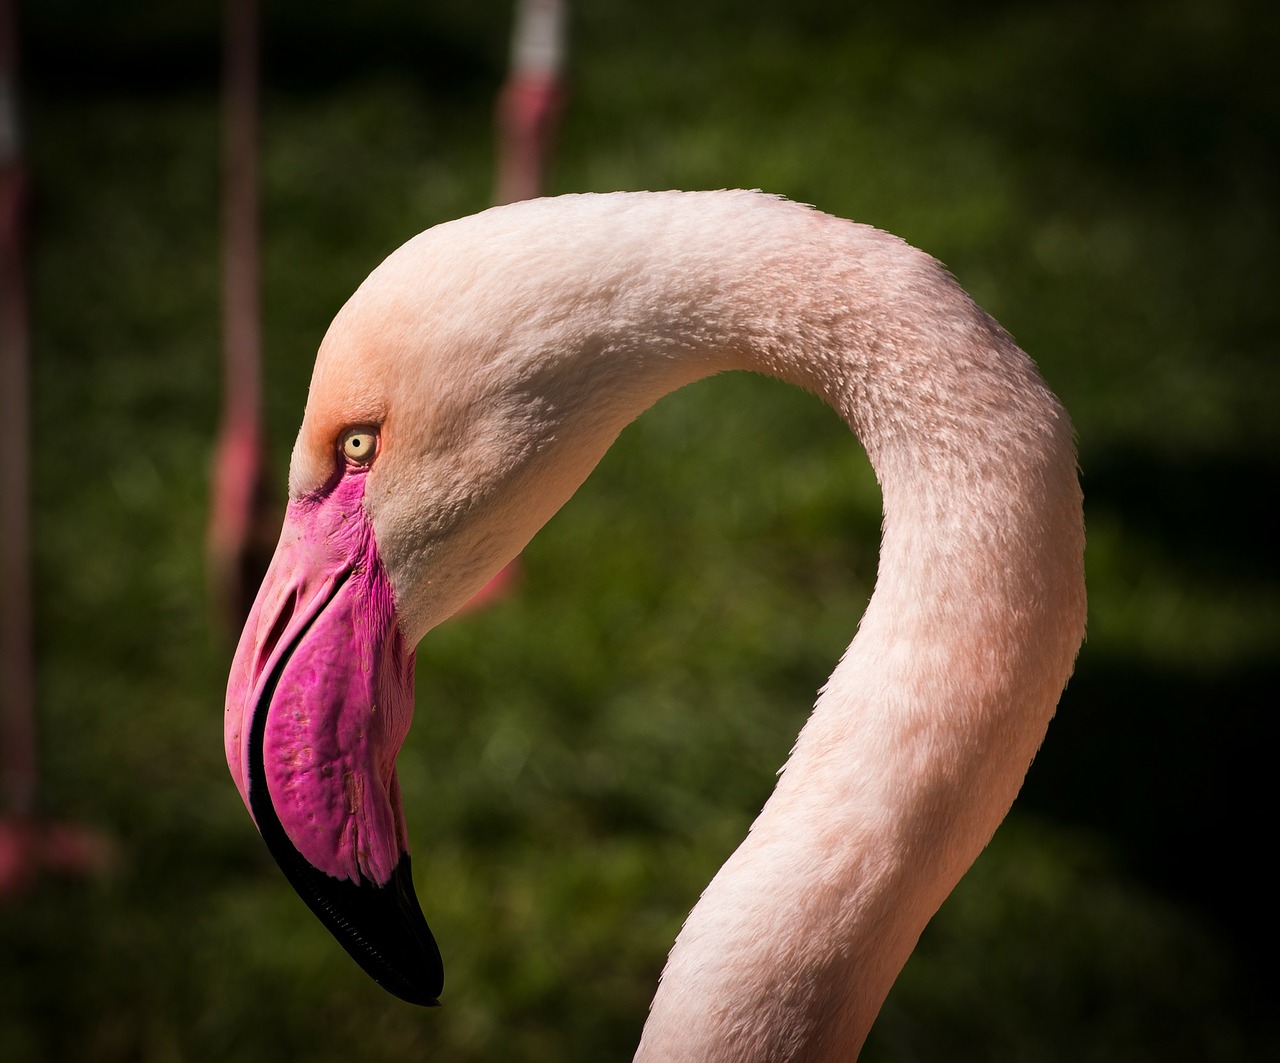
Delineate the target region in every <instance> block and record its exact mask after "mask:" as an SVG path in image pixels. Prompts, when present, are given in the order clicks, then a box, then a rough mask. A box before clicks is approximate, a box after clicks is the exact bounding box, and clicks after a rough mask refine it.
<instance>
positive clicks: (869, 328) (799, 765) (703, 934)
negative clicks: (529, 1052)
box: [602, 201, 1084, 1063]
mask: <svg viewBox="0 0 1280 1063" xmlns="http://www.w3.org/2000/svg"><path fill="white" fill-rule="evenodd" d="M721 202H723V201H716V203H715V205H716V206H719V205H720V203H721ZM728 206H729V208H730V210H729V213H733V212H734V210H735V209H740V207H741V204H734V203H732V202H730V203H729V204H728ZM708 214H710V217H708ZM697 224H699V225H702V226H705V228H706V238H705V242H700V241H699V239H698V238H697V237H694V238H692V239H691V238H690V236H689V234H688V231H687V228H684V227H682V228H681V230H680V232H679V234H678V236H673V238H672V244H673V246H667V245H666V243H665V242H664V241H662V240H652V242H650V243H648V244H647V245H646V248H645V250H644V252H643V257H644V259H646V260H652V261H657V262H661V263H662V264H663V266H664V268H663V269H662V270H661V271H660V273H659V272H655V275H658V276H661V277H663V278H674V281H673V282H671V287H670V290H669V291H668V292H666V293H664V294H663V295H662V296H660V297H659V296H656V295H655V293H654V292H653V291H650V290H648V288H649V283H648V282H647V279H646V278H647V276H648V274H647V273H646V271H645V270H644V267H643V265H641V266H640V267H639V268H638V269H637V270H636V272H637V275H638V278H639V279H638V280H637V281H636V283H635V287H634V288H633V289H632V292H633V293H634V294H633V295H631V296H630V297H629V296H627V295H620V294H611V296H610V300H609V302H608V312H609V314H610V315H611V316H612V317H613V318H614V319H615V320H616V319H618V318H621V319H622V320H623V321H624V322H626V321H627V319H628V318H630V317H631V316H632V314H633V313H637V314H638V313H641V312H643V313H645V314H647V321H646V327H645V328H644V329H643V330H633V331H629V332H628V333H627V334H628V335H632V334H634V333H635V332H636V331H638V332H641V333H642V334H643V335H644V336H645V337H646V339H647V343H648V346H646V347H645V349H644V350H643V351H638V352H636V353H635V354H634V355H631V357H632V358H647V359H649V360H650V362H651V365H650V368H649V379H651V380H654V381H656V383H657V384H658V386H659V388H660V389H661V390H662V391H663V392H665V391H666V390H669V389H670V387H671V386H672V385H673V384H680V383H683V382H684V381H685V379H686V378H687V377H688V376H691V375H698V376H701V375H704V374H705V373H706V372H710V371H714V370H720V369H728V368H737V369H747V370H753V371H759V372H764V373H767V374H769V375H772V376H775V377H779V378H781V379H783V380H786V381H789V382H791V383H793V384H796V385H799V386H801V387H803V388H805V389H806V390H810V391H813V392H815V393H817V394H818V395H820V396H821V397H822V398H823V399H825V400H826V401H827V402H828V403H829V404H830V405H831V406H832V407H833V408H834V409H836V410H837V411H838V412H839V413H840V414H841V416H842V417H843V418H844V419H845V420H846V422H847V423H848V424H849V425H850V427H851V428H852V429H853V431H854V432H855V433H856V434H857V435H858V437H859V438H860V439H861V441H862V443H863V445H864V446H865V448H866V450H867V453H868V456H869V457H870V459H871V462H872V465H873V467H874V469H875V472H876V476H877V478H878V479H879V481H880V484H881V487H882V491H883V497H884V508H885V514H884V535H883V541H882V544H881V555H880V569H879V574H878V578H877V585H876V590H875V593H874V595H873V598H872V600H871V602H870V604H869V605H868V608H867V610H866V613H865V615H864V617H863V620H862V622H861V625H860V630H859V633H858V635H857V637H856V638H855V639H854V641H853V643H852V644H851V646H850V647H849V650H848V652H847V654H846V655H845V657H844V659H843V660H842V661H841V663H840V665H839V666H838V667H837V669H836V670H835V672H834V674H833V675H832V677H831V679H830V681H829V682H828V684H827V686H826V688H825V689H824V691H823V693H822V695H821V697H820V698H819V700H818V703H817V705H816V707H815V709H814V712H813V714H812V716H811V718H810V720H809V722H808V723H807V725H806V726H805V728H804V730H803V732H802V733H801V736H800V738H799V740H798V742H797V744H796V747H795V750H794V753H793V755H792V757H791V758H790V760H789V762H788V764H787V765H786V768H785V770H784V772H783V775H782V778H781V780H780V783H779V786H778V788H777V790H776V791H775V793H774V795H773V796H772V798H771V799H770V800H769V802H768V803H767V805H766V806H765V808H764V810H763V811H762V812H761V814H760V816H759V818H758V819H757V821H756V823H755V824H754V826H753V828H752V831H751V833H750V835H749V837H748V838H747V839H746V841H745V842H744V843H743V844H742V846H741V847H740V848H739V849H738V851H737V852H736V853H735V854H734V855H733V857H732V858H731V859H730V860H729V861H728V862H727V863H726V864H725V866H724V868H723V869H722V870H721V871H720V873H719V874H718V875H717V877H716V879H715V880H714V881H713V882H712V884H711V885H710V886H709V887H708V889H707V890H706V892H705V893H704V894H703V896H702V899H701V900H700V901H699V903H698V905H697V906H696V907H695V909H694V911H693V912H692V913H691V914H690V916H689V918H688V920H687V922H686V924H685V927H684V929H683V931H682V933H681V935H680V937H679V939H678V941H677V944H676V946H675V948H674V949H673V951H672V954H671V957H670V959H669V962H668V965H667V968H666V970H665V972H664V974H663V978H662V984H661V987H660V989H659V992H658V994H657V996H656V997H655V999H654V1002H653V1005H652V1008H651V1013H650V1018H649V1021H648V1023H647V1025H646V1027H645V1033H644V1037H643V1040H642V1043H641V1047H640V1050H639V1053H638V1056H637V1058H638V1059H645V1060H650V1059H651V1060H661V1061H664V1063H670V1061H672V1060H683V1059H687V1060H698V1061H707V1060H715V1059H720V1058H724V1059H733V1060H735V1061H741V1060H747V1059H759V1060H780V1059H797V1060H801V1059H802V1060H806V1061H811V1060H822V1059H828V1058H830V1059H841V1060H844V1059H848V1058H851V1056H852V1055H853V1054H855V1053H856V1051H857V1050H858V1048H859V1047H860V1046H861V1044H862V1042H863V1039H864V1038H865V1036H866V1034H867V1031H868V1029H869V1028H870V1025H871V1023H872V1021H873V1020H874V1017H875V1015H876V1014H877V1012H878V1011H879V1008H880V1006H881V1004H882V1002H883V1000H884V997H885V995H886V994H887V992H888V990H889V988H890V986H891V985H892V983H893V980H894V979H895V978H896V976H897V974H898V972H899V970H900V969H901V967H902V965H903V963H905V961H906V958H907V956H908V955H909V954H910V952H911V949H912V948H913V947H914V945H915V943H916V940H917V938H918V936H919V934H920V932H921V930H922V929H923V927H924V925H925V924H926V923H927V921H928V920H929V918H930V917H931V916H932V915H933V914H934V912H935V911H936V910H937V908H938V907H939V905H940V904H941V903H942V901H943V900H944V899H945V897H946V896H947V894H948V893H949V892H950V891H951V889H952V888H953V886H954V885H955V883H956V882H957V881H958V880H959V878H960V877H961V876H962V875H963V874H964V872H965V871H966V870H967V869H968V867H969V865H970V864H971V863H972V861H973V860H974V859H975V858H976V856H977V855H978V853H979V852H980V851H981V849H982V847H983V846H984V845H985V844H986V843H987V841H988V840H989V839H990V837H991V834H992V833H993V832H994V830H995V829H996V827H997V825H998V824H999V823H1000V821H1001V819H1003V817H1004V815H1005V814H1006V813H1007V811H1008V808H1009V806H1010V804H1011V803H1012V801H1013V799H1014V797H1015V795H1016V793H1017V791H1018V789H1019V787H1020V786H1021V784H1022V780H1023V777H1024V775H1025V772H1026V769H1027V766H1028V765H1029V763H1030V761H1031V758H1032V757H1033V755H1034V753H1035V750H1036V749H1037V748H1038V746H1039V744H1040V742H1041V740H1042V738H1043V736H1044V732H1045V729H1046V727H1047V725H1048V722H1049V719H1050V717H1051V716H1052V714H1053V711H1054V707H1055V706H1056V703H1057V699H1058V696H1059V694H1060V693H1061V690H1062V686H1063V684H1064V683H1065V681H1066V678H1067V676H1068V675H1069V673H1070V670H1071V667H1072V663H1073V661H1074V657H1075V653H1076V650H1077V647H1078V646H1079V643H1080V639H1081V636H1082V633H1083V623H1084V594H1083V571H1082V555H1083V520H1082V514H1081V497H1080V491H1079V486H1078V482H1077V478H1076V471H1075V455H1074V448H1073V445H1072V435H1071V428H1070V425H1069V422H1068V420H1067V417H1066V415H1065V413H1064V412H1063V410H1062V408H1061V406H1060V405H1059V404H1058V402H1057V401H1056V400H1055V399H1054V397H1053V396H1052V395H1051V394H1050V393H1049V392H1048V390H1047V389H1046V388H1045V386H1044V384H1043V382H1042V381H1041V380H1040V378H1039V376H1038V374H1037V373H1036V371H1035V369H1034V367H1033V365H1032V363H1031V361H1030V359H1028V358H1027V357H1026V355H1024V354H1023V353H1022V352H1021V351H1020V350H1018V348H1017V347H1016V346H1015V345H1014V343H1013V342H1012V341H1011V340H1010V339H1009V337H1008V336H1007V335H1006V334H1005V333H1004V332H1003V330H1001V329H1000V328H999V326H998V325H996V324H995V322H994V321H992V320H991V319H990V318H989V317H988V316H987V315H986V314H985V313H983V312H982V311H981V310H980V309H978V308H977V307H976V306H975V305H974V304H973V303H972V301H971V300H970V299H969V298H968V297H967V295H965V293H964V292H963V291H962V290H961V289H960V288H959V287H958V285H956V283H955V282H954V280H953V279H952V278H951V277H950V276H949V275H948V274H947V273H946V272H945V271H944V270H943V269H942V268H941V267H940V266H938V265H937V263H935V262H934V261H933V260H931V259H929V258H928V257H927V256H925V255H923V254H921V253H919V252H917V251H914V250H912V249H910V248H909V247H907V246H906V245H904V244H903V243H901V242H900V241H898V240H896V239H894V238H892V237H889V236H887V235H885V234H882V233H879V232H876V231H874V230H870V229H866V228H863V227H859V226H854V225H851V224H849V223H847V222H842V221H837V220H835V219H831V218H828V217H825V216H823V215H819V214H816V213H812V212H804V211H801V210H799V209H798V208H794V207H790V206H788V205H783V204H776V203H772V204H766V205H765V207H764V209H762V210H759V211H757V212H755V213H754V214H753V215H752V216H751V218H750V222H749V224H748V225H747V226H746V231H742V230H743V226H742V225H741V224H740V223H739V224H736V225H735V224H733V219H732V218H730V217H720V218H717V217H715V211H710V212H707V211H702V212H700V213H699V215H698V221H697ZM677 241H678V243H677ZM726 244H727V245H728V246H729V247H730V253H729V254H727V255H726V254H725V253H724V251H723V248H724V247H725V245H726ZM705 248H716V249H717V253H716V255H715V256H714V258H713V257H712V256H711V255H709V254H708V253H707V252H706V251H705V250H704V249H705ZM691 278H697V279H698V280H697V283H695V284H690V283H689V279H691ZM629 299H634V300H635V301H636V302H640V303H642V304H643V305H642V306H641V307H640V308H639V309H636V310H632V308H631V306H630V305H628V301H629ZM619 301H621V302H622V305H621V306H620V305H619ZM655 337H658V338H661V340H662V342H660V343H655V342H654V339H655ZM602 351H603V352H607V354H608V357H609V358H610V359H612V358H615V357H616V356H617V352H616V351H609V350H608V347H607V345H602ZM613 371H614V370H613V369H612V366H610V367H609V368H606V369H605V370H604V372H605V373H606V374H609V373H611V372H613ZM635 379H636V377H635V376H632V375H629V376H628V378H627V381H628V383H629V384H630V386H631V387H632V388H634V386H635V385H634V381H635ZM619 390H623V391H625V390H626V389H619ZM653 397H654V396H650V395H648V394H641V395H638V396H637V395H635V394H632V395H630V396H628V398H629V399H630V400H631V401H632V403H633V409H634V404H635V402H636V400H637V399H638V400H639V402H640V403H642V404H643V405H647V404H648V402H650V401H652V398H653ZM633 409H628V410H627V411H626V412H625V413H624V414H623V416H625V417H626V418H627V419H629V417H630V416H631V415H632V413H633ZM610 431H612V429H610ZM610 438H611V437H610Z"/></svg>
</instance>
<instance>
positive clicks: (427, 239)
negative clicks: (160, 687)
mask: <svg viewBox="0 0 1280 1063" xmlns="http://www.w3.org/2000/svg"><path fill="white" fill-rule="evenodd" d="M504 209H505V210H511V209H514V208H504ZM491 213H498V212H491ZM482 217H483V216H482ZM455 224H457V223H455ZM479 228H480V229H481V230H483V228H484V226H483V225H481V226H479ZM547 231H548V232H550V233H553V234H554V233H555V229H554V228H553V227H552V228H549V229H548V230H547ZM466 235H467V232H466V231H465V230H464V231H462V232H461V233H453V232H452V226H441V227H438V228H437V229H435V230H431V231H429V232H427V233H425V234H423V235H422V236H420V237H418V238H417V239H416V240H414V241H410V243H409V244H407V245H405V247H403V248H401V249H400V251H398V252H397V253H396V254H395V255H393V256H392V257H391V258H390V259H388V260H387V262H385V263H383V265H382V266H381V267H379V269H378V270H376V271H375V272H374V273H373V274H372V275H371V276H370V278H369V279H368V280H367V281H366V282H365V283H364V284H363V285H362V286H361V287H360V289H359V290H358V291H357V292H356V293H355V295H354V296H352V298H351V300H350V301H349V302H348V303H347V305H346V306H345V307H344V308H343V309H342V311H341V312H340V313H339V314H338V316H337V318H336V319H335V320H334V323H333V325H332V326H331V327H330V329H329V332H328V333H327V335H326V337H325V339H324V342H323V343H322V345H321V349H320V352H319V355H318V357H317V361H316V366H315V371H314V375H313V377H312V382H311V389H310V392H309V396H308V400H307V408H306V412H305V414H304V417H303V423H302V427H301V430H300V432H299V435H298V439H297V442H296V445H295V447H294V452H293V457H292V462H291V466H290V477H289V504H288V507H287V510H286V515H285V519H284V526H283V530H282V532H281V536H280V541H279V545H278V546H277V548H276V552H275V556H274V558H273V560H272V562H271V564H270V567H269V569H268V571H267V574H266V577H265V579H264V582H263V584H262V586H261V588H260V590H259V593H258V596H257V600H256V602H255V604H254V606H253V608H252V610H251V612H250V615H249V617H248V620H247V622H246V624H245V627H244V631H243V633H242V635H241V638H240V641H239V645H238V647H237V649H236V654H235V659H234V663H233V665H232V670H231V675H230V680H229V684H228V689H227V702H226V720H225V739H226V753H227V761H228V764H229V766H230V769H231V774H232V776H233V778H234V780H235V782H236V785H237V787H238V788H239V790H240V795H241V797H242V798H243V799H244V802H245V804H246V806H247V807H248V809H249V811H250V814H251V815H252V816H253V819H254V821H255V823H256V824H257V826H258V829H259V830H260V832H261V833H262V835H263V838H264V839H265V841H266V843H267V846H268V848H269V849H270V851H271V853H272V854H273V856H274V857H275V859H276V861H277V862H278V863H279V865H280V867H281V869H282V870H283V871H284V873H285V875H286V877H287V878H288V879H289V881H290V883H291V884H292V885H293V886H294V888H295V889H296V890H297V891H298V892H299V893H300V894H301V896H302V897H303V899H304V900H305V901H306V902H307V904H308V905H309V906H310V907H311V909H312V910H313V911H314V912H315V914H316V915H317V916H319V918H320V919H321V921H322V922H323V923H324V924H325V925H326V926H327V927H328V928H329V930H330V931H331V932H332V933H333V934H334V935H335V936H336V937H337V938H338V940H339V941H340V942H341V943H342V944H343V945H344V947H346V949H347V950H348V951H349V952H350V953H351V954H352V955H353V957H355V959H356V960H357V961H358V962H359V963H360V964H361V965H362V966H363V967H364V968H365V970H366V971H368V973H369V974H371V975H372V976H373V977H374V978H375V980H377V981H378V982H379V983H380V984H382V985H383V986H384V987H385V988H387V989H388V990H390V991H391V992H393V993H395V994H396V995H398V996H400V997H402V998H404V999H406V1000H409V1001H413V1002H416V1003H420V1004H431V1003H434V1002H435V1000H436V997H437V995H438V994H439V992H440V990H441V987H442V984H443V972H442V965H441V959H440V954H439V951H438V949H437V947H436V944H435V941H434V939H433V937H432V935H431V932H430V930H429V929H428V927H427V924H426V921H425V919H424V917H423V914H422V911H421V909H420V907H419V904H418V901H417V899H416V897H415V894H414V890H413V882H412V878H411V876H410V865H409V856H408V844H407V834H406V830H405V823H404V817H403V814H402V809H401V800H400V790H399V785H398V782H397V778H396V771H395V760H396V755H397V753H398V751H399V749H400V746H401V743H402V742H403V741H404V738H405V735H406V733H407V731H408V728H409V722H410V718H411V716H412V714H413V701H414V647H415V646H416V644H417V641H418V640H419V639H420V638H421V636H422V635H423V634H424V633H425V632H426V631H427V630H428V629H429V628H430V627H432V626H433V625H434V624H436V623H438V622H439V621H440V620H442V619H444V618H446V617H448V616H449V615H450V614H452V613H453V612H455V611H457V609H458V608H460V607H461V606H462V605H464V604H465V603H466V602H467V601H468V599H469V598H470V597H471V596H472V595H474V594H475V593H476V591H478V590H479V589H480V588H481V587H483V586H484V584H485V582H486V581H487V580H488V579H489V578H490V577H491V576H492V575H493V574H494V573H496V572H497V571H498V570H499V569H501V568H502V566H503V565H505V564H506V563H507V562H508V561H510V560H511V559H512V558H513V557H515V556H516V555H517V554H518V553H519V552H520V550H521V549H522V548H523V547H524V545H525V544H526V543H527V542H528V540H529V539H530V538H531V537H532V535H533V534H534V532H535V531H536V530H537V529H538V528H539V527H541V525H542V524H543V523H544V522H545V521H546V520H547V519H548V518H549V517H550V516H551V515H552V514H553V513H554V512H555V511H556V510H557V509H558V508H559V507H560V505H561V504H563V502H564V501H565V500H566V499H567V498H568V497H569V496H570V495H571V494H572V492H573V491H574V490H575V489H576V487H577V486H578V484H579V483H581V481H582V479H583V478H585V476H586V475H587V473H588V472H589V471H590V469H591V467H593V466H594V464H595V462H596V461H597V460H598V458H599V456H600V454H602V453H603V452H604V450H605V449H606V448H607V446H608V444H609V442H611V441H612V439H613V437H614V435H616V432H617V430H618V429H619V427H620V426H621V423H623V422H619V423H614V422H613V421H611V420H610V419H609V418H608V417H604V418H603V419H602V418H601V417H600V416H598V410H596V411H593V414H592V416H590V417H586V418H583V417H582V416H581V406H582V403H583V402H584V401H585V396H586V395H587V390H588V389H586V388H584V387H582V386H581V382H580V381H577V382H575V381H573V380H570V381H569V382H568V385H567V386H566V381H565V377H564V374H563V373H562V372H561V371H560V367H559V366H558V364H557V363H555V360H554V354H553V352H555V351H558V350H560V349H561V347H562V345H561V344H557V343H553V342H551V341H550V339H549V338H548V335H547V333H548V332H549V331H553V325H552V324H551V323H550V322H549V321H548V320H547V318H548V317H550V318H554V317H556V314H555V311H554V299H552V298H550V290H551V289H552V288H554V285H555V283H556V282H555V278H554V277H547V276H543V277H542V278H541V279H538V278H534V277H533V276H532V275H531V274H529V273H528V272H524V271H521V270H519V269H506V268H504V263H503V261H501V259H500V256H499V261H497V262H494V263H491V264H490V266H489V268H487V269H486V270H480V269H478V267H476V265H475V261H476V259H477V258H478V257H483V256H481V255H478V254H477V253H476V252H475V248H474V247H472V250H471V252H470V253H468V252H467V251H466V247H465V245H466V244H467V243H468V241H467V240H465V239H460V237H465V236H466ZM476 239H477V240H479V241H480V243H481V244H483V245H484V246H486V247H488V246H491V245H493V244H494V242H495V241H494V239H493V234H491V233H490V234H486V233H485V232H483V231H481V232H479V233H478V234H476ZM496 242H497V244H498V245H499V246H501V243H502V241H501V240H498V241H496ZM472 243H473V244H474V241H472ZM459 245H464V246H463V247H462V249H461V250H459ZM525 250H526V251H527V247H526V248H525ZM460 277H461V279H462V280H463V281H465V283H460V282H459V280H460ZM522 284H523V286H524V287H523V288H521V285H522ZM539 321H542V322H543V324H541V325H540V324H539Z"/></svg>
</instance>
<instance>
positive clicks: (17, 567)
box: [0, 0, 36, 818]
mask: <svg viewBox="0 0 1280 1063" xmlns="http://www.w3.org/2000/svg"><path fill="white" fill-rule="evenodd" d="M15 7H16V4H15V3H14V2H13V0H0V19H2V20H3V21H2V22H0V373H3V377H2V378H0V424H3V425H4V432H5V454H4V460H3V461H0V550H3V553H2V554H0V564H2V565H3V575H4V578H3V580H0V587H3V591H2V592H0V675H3V676H4V681H3V682H2V683H0V704H3V706H4V718H3V726H4V746H3V752H2V753H0V756H3V758H4V759H3V769H4V777H3V785H4V808H5V811H6V812H7V813H8V814H10V815H13V816H16V817H18V818H26V817H29V816H31V815H32V814H34V812H35V795H36V721H35V683H34V677H33V667H32V644H31V557H30V554H31V523H30V522H31V515H30V498H31V494H30V491H31V482H30V476H31V473H30V462H31V451H30V447H31V443H30V424H29V421H28V417H29V414H28V395H29V391H30V379H29V370H28V362H27V358H28V355H27V296H26V279H25V277H24V269H23V267H24V262H23V258H24V254H23V251H24V248H23V240H24V233H23V220H24V219H23V215H24V213H25V208H26V172H25V167H24V165H23V159H22V139H21V131H20V130H19V128H18V106H17V99H16V96H17V81H18V78H17V58H18V41H17V34H16V30H17V24H16V22H17V12H16V10H15Z"/></svg>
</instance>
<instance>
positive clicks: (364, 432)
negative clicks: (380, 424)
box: [341, 425, 378, 465]
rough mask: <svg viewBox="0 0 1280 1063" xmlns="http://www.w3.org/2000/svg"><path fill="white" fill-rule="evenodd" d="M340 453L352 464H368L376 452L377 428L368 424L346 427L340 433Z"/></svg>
mask: <svg viewBox="0 0 1280 1063" xmlns="http://www.w3.org/2000/svg"><path fill="white" fill-rule="evenodd" d="M341 445H342V455H343V457H345V458H346V459H347V461H349V462H350V463H351V464H352V465H368V464H369V462H371V461H373V459H374V456H375V455H376V454H377V453H378V432H377V429H375V428H371V427H369V426H368V425H361V426H359V427H357V428H348V429H347V430H346V431H345V432H343V433H342V444H341Z"/></svg>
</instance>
